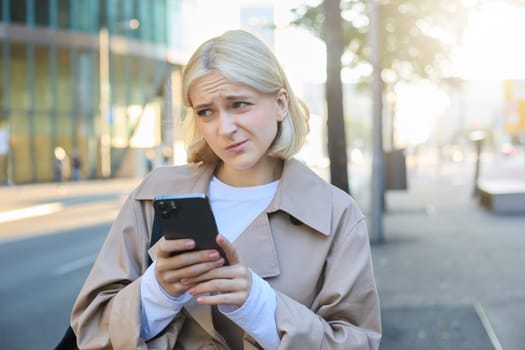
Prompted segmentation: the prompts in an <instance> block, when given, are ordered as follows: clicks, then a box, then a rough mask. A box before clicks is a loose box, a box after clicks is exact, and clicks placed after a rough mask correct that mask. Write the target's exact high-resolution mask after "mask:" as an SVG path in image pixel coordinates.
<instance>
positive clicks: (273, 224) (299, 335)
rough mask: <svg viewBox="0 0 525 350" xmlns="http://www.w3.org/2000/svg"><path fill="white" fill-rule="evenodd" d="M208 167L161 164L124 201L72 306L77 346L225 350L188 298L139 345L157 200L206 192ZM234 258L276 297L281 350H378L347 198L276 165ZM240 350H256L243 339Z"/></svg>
mask: <svg viewBox="0 0 525 350" xmlns="http://www.w3.org/2000/svg"><path fill="white" fill-rule="evenodd" d="M212 174H213V169H212V168H210V167H205V166H202V167H196V166H194V165H187V166H179V167H162V168H158V169H156V170H154V171H153V172H152V173H150V174H149V175H148V176H147V177H146V178H145V179H144V181H143V182H142V184H140V185H139V186H138V187H137V188H136V189H135V190H134V191H133V192H132V193H131V195H130V196H129V198H128V199H127V201H126V202H125V204H124V205H123V207H122V208H121V211H120V213H119V215H118V217H117V218H116V220H115V221H114V223H113V225H112V228H111V230H110V232H109V234H108V236H107V238H106V241H105V243H104V244H103V246H102V248H101V251H100V253H99V256H98V258H97V260H96V262H95V264H94V266H93V268H92V270H91V272H90V274H89V276H88V277H87V280H86V281H85V283H84V286H83V287H82V289H81V291H80V294H79V296H78V298H77V300H76V302H75V305H74V308H73V311H72V316H71V323H72V326H73V329H74V330H75V333H76V334H77V337H78V342H79V346H80V348H81V349H122V350H130V349H189V350H194V349H228V347H227V346H226V345H225V342H224V339H223V338H222V337H221V335H220V334H218V333H217V332H216V331H215V330H214V328H213V324H212V316H211V309H210V307H209V306H204V305H198V304H197V303H195V302H192V301H190V302H189V303H188V304H187V305H185V307H184V309H183V311H182V312H181V313H179V315H177V316H176V317H175V318H174V320H173V321H172V322H171V323H170V325H169V326H168V327H167V328H166V329H164V330H163V331H162V332H161V333H160V334H159V335H158V336H157V337H155V338H154V339H152V340H150V341H148V342H147V343H145V342H144V341H143V340H141V339H140V338H139V333H140V322H141V321H140V320H141V312H140V288H139V286H140V278H141V275H142V274H143V272H144V271H145V269H146V268H147V266H148V256H147V255H148V254H149V255H150V257H151V258H152V259H153V260H154V259H155V251H156V249H155V248H156V245H155V246H153V247H149V241H150V232H151V228H152V221H153V207H152V199H153V197H154V196H156V195H160V194H169V193H183V192H207V190H208V185H209V182H210V178H211V176H212ZM234 246H235V247H236V249H237V251H238V253H239V256H240V258H241V261H242V262H243V264H245V265H247V266H248V267H249V268H251V269H252V270H253V271H254V272H255V273H257V274H258V275H259V276H261V277H262V278H264V279H265V280H266V281H268V282H269V283H270V285H271V286H272V287H273V288H274V289H275V291H276V294H277V310H276V324H277V328H278V332H279V335H280V337H281V345H280V349H291V350H309V349H323V350H324V349H345V350H351V349H355V350H358V349H378V347H379V341H380V338H381V320H380V308H379V300H378V296H377V290H376V285H375V280H374V275H373V270H372V264H371V255H370V245H369V237H368V233H367V228H366V224H365V219H364V217H363V215H362V214H361V212H360V210H359V209H358V207H357V205H356V204H355V202H354V201H353V200H352V198H351V197H350V196H349V195H348V194H346V193H345V192H343V191H341V190H339V189H337V188H336V187H334V186H332V185H330V184H328V183H326V182H325V181H324V180H322V179H321V178H319V177H318V176H317V175H316V174H315V173H314V172H312V171H311V170H310V169H308V168H307V167H306V166H304V165H303V164H302V163H300V162H299V161H297V160H295V159H290V160H287V161H286V162H285V167H284V171H283V175H282V177H281V180H280V184H279V187H278V189H277V193H276V195H275V198H274V199H273V200H272V202H271V203H270V205H269V206H268V208H267V209H266V210H265V211H264V212H263V213H262V214H260V215H259V216H258V217H257V218H256V219H255V220H254V221H253V223H252V224H251V225H250V226H249V227H248V228H247V229H246V230H245V231H244V232H243V233H242V234H241V235H240V236H239V238H238V239H237V240H235V242H234ZM243 342H244V349H245V350H246V349H260V347H259V345H258V344H256V342H255V341H254V340H253V338H251V337H250V336H249V335H248V334H245V335H244V341H243Z"/></svg>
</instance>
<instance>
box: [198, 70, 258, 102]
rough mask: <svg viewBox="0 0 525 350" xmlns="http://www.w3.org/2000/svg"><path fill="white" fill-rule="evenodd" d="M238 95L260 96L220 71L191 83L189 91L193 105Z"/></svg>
mask: <svg viewBox="0 0 525 350" xmlns="http://www.w3.org/2000/svg"><path fill="white" fill-rule="evenodd" d="M238 94H243V95H245V94H258V92H257V90H255V89H254V88H252V87H250V86H248V85H245V84H241V83H238V82H235V81H233V80H230V79H228V78H227V77H226V76H225V75H224V74H222V73H221V72H219V71H210V72H209V73H206V74H205V75H203V76H201V77H199V78H197V79H195V80H194V81H193V82H192V83H191V85H190V87H189V91H188V95H189V98H190V102H191V104H192V105H195V104H196V103H198V102H202V101H206V100H211V99H214V98H220V97H228V96H232V95H238Z"/></svg>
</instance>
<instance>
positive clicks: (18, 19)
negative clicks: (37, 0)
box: [9, 0, 27, 23]
mask: <svg viewBox="0 0 525 350" xmlns="http://www.w3.org/2000/svg"><path fill="white" fill-rule="evenodd" d="M9 14H10V16H9V17H10V18H11V22H15V23H26V21H27V4H26V1H25V0H9Z"/></svg>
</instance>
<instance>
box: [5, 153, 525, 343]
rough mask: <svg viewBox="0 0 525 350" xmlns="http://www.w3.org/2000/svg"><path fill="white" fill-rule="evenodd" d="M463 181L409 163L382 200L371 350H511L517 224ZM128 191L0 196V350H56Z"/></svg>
mask: <svg viewBox="0 0 525 350" xmlns="http://www.w3.org/2000/svg"><path fill="white" fill-rule="evenodd" d="M522 161H523V159H521V160H519V159H517V160H516V159H509V160H508V159H499V160H493V161H491V162H490V164H491V166H490V167H488V166H487V167H485V168H484V169H485V170H484V171H482V174H483V176H482V177H483V178H485V179H491V178H498V179H501V178H502V177H505V178H513V179H515V180H516V179H517V180H520V179H521V180H523V179H525V166H523V163H521V162H522ZM472 171H473V168H472V163H468V162H466V163H452V162H449V163H443V164H442V165H440V166H435V165H429V164H421V166H419V167H417V168H416V167H414V168H411V169H410V171H409V189H408V190H407V191H389V192H387V194H386V206H387V211H386V213H385V217H384V224H385V233H384V239H385V242H384V243H383V244H373V245H372V256H373V260H374V269H375V274H376V280H377V285H378V289H379V295H380V299H381V307H382V318H383V341H382V346H381V349H382V350H397V349H400V350H401V349H403V350H407V349H410V350H419V349H421V350H428V349H443V350H445V349H455V350H467V349H473V350H474V349H475V350H484V349H487V350H492V349H495V350H500V349H505V350H520V349H522V344H524V343H525V334H524V333H523V332H522V328H523V325H524V324H525V316H524V315H523V312H522V311H523V310H524V309H525V288H524V286H525V277H524V276H525V275H524V274H523V271H522V269H523V266H525V255H524V254H523V247H525V234H524V232H525V214H524V215H511V216H508V215H496V214H494V213H491V212H488V211H487V210H485V209H484V208H481V207H480V206H479V204H478V202H477V200H476V199H475V198H474V197H473V196H472V174H473V173H472ZM138 181H140V179H121V180H107V181H98V182H90V181H85V182H79V183H64V184H61V185H60V186H59V185H57V184H37V185H23V186H14V187H0V198H1V201H0V264H1V265H0V266H1V267H0V278H1V280H2V283H1V284H0V297H1V300H2V301H1V303H2V304H1V306H0V307H1V309H2V313H1V314H0V344H1V346H0V347H1V348H2V349H9V350H17V349H50V348H52V347H53V346H54V345H55V344H56V343H57V341H58V340H59V339H60V337H61V336H62V334H63V332H64V330H65V328H66V326H67V324H68V321H69V312H70V309H71V306H72V303H73V301H74V299H75V296H76V294H77V293H78V290H79V288H80V287H81V285H82V282H83V280H84V278H85V276H86V275H87V273H88V272H89V268H90V266H91V264H92V263H93V261H94V259H95V257H96V254H97V251H98V248H99V247H100V245H101V244H102V242H103V239H104V236H105V234H106V232H107V230H108V229H109V225H110V224H111V220H112V219H113V218H114V217H115V215H116V213H117V210H118V208H119V206H120V204H121V203H122V201H123V200H124V199H125V197H126V195H127V194H128V193H129V191H130V190H131V189H132V188H133V187H134V186H135V185H136V184H137V183H138ZM363 183H364V182H363ZM355 192H356V193H359V196H364V195H365V194H366V192H367V191H366V189H359V190H358V191H357V190H356V191H355ZM363 206H364V207H366V205H363Z"/></svg>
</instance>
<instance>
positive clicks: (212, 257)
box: [157, 249, 224, 271]
mask: <svg viewBox="0 0 525 350" xmlns="http://www.w3.org/2000/svg"><path fill="white" fill-rule="evenodd" d="M221 259H224V258H223V257H221V255H220V254H219V252H218V251H217V250H215V249H212V250H199V251H190V252H182V253H180V254H177V255H174V256H171V255H170V256H169V257H158V258H157V269H158V270H160V271H168V270H180V269H182V268H185V267H188V266H192V265H197V264H201V263H207V262H216V261H219V260H221ZM217 266H222V265H216V266H215V265H214V267H217Z"/></svg>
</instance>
